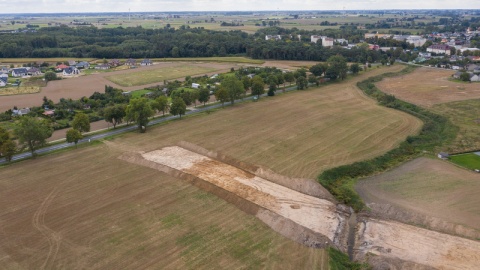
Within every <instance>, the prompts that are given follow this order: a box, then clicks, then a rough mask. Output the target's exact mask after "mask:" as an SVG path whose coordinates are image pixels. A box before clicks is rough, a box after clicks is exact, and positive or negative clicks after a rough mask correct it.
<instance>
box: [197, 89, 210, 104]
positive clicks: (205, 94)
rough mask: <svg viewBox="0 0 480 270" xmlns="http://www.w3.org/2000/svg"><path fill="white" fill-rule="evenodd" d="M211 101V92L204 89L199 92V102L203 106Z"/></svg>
mask: <svg viewBox="0 0 480 270" xmlns="http://www.w3.org/2000/svg"><path fill="white" fill-rule="evenodd" d="M209 100H210V90H208V89H207V88H202V89H200V91H199V92H198V101H200V102H203V106H205V104H206V103H207V102H208V101H209Z"/></svg>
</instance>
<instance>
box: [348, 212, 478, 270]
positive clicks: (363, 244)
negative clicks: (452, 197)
mask: <svg viewBox="0 0 480 270" xmlns="http://www.w3.org/2000/svg"><path fill="white" fill-rule="evenodd" d="M358 232H359V235H358V236H357V256H356V258H357V259H362V258H365V257H367V258H368V257H370V258H372V257H373V258H372V259H373V260H372V261H376V262H374V263H372V261H371V262H370V263H372V264H373V265H374V268H375V269H458V270H475V269H478V262H479V261H480V242H478V241H473V240H467V239H464V238H460V237H455V236H451V235H448V234H442V233H438V232H434V231H429V230H426V229H422V228H418V227H414V226H411V225H406V224H402V223H399V222H395V221H382V220H376V219H371V220H368V221H364V222H363V223H360V225H359V228H358ZM367 253H368V255H367ZM372 254H373V255H376V256H378V257H379V258H375V256H372ZM396 259H397V260H398V259H400V260H402V261H407V262H410V263H405V262H401V263H399V262H394V260H396ZM389 263H392V264H394V265H395V264H396V265H397V266H398V265H401V266H400V267H398V268H397V267H395V268H390V267H386V265H388V264H389ZM412 263H413V264H412ZM422 266H423V267H422Z"/></svg>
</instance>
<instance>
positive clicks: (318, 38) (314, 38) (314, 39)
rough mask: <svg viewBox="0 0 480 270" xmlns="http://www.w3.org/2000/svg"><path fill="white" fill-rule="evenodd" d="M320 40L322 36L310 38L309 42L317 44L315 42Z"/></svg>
mask: <svg viewBox="0 0 480 270" xmlns="http://www.w3.org/2000/svg"><path fill="white" fill-rule="evenodd" d="M321 39H322V36H316V35H313V36H310V41H311V42H312V43H317V41H319V40H321Z"/></svg>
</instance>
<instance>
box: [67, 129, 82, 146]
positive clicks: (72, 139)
mask: <svg viewBox="0 0 480 270" xmlns="http://www.w3.org/2000/svg"><path fill="white" fill-rule="evenodd" d="M82 138H83V136H82V133H80V131H78V130H76V129H73V128H71V129H69V130H67V142H68V143H75V148H76V147H77V143H78V141H79V140H80V139H82Z"/></svg>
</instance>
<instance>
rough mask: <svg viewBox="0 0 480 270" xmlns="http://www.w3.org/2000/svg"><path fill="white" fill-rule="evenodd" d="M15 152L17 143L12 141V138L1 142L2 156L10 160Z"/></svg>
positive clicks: (0, 151)
mask: <svg viewBox="0 0 480 270" xmlns="http://www.w3.org/2000/svg"><path fill="white" fill-rule="evenodd" d="M16 152H17V144H16V143H15V142H14V141H12V140H7V141H5V142H3V144H2V145H1V147H0V153H1V154H2V156H4V157H5V159H6V160H7V161H8V162H10V161H12V157H13V155H15V153H16Z"/></svg>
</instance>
